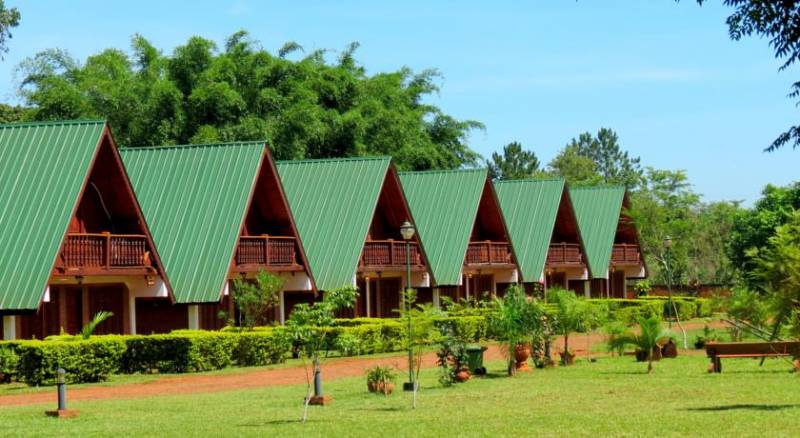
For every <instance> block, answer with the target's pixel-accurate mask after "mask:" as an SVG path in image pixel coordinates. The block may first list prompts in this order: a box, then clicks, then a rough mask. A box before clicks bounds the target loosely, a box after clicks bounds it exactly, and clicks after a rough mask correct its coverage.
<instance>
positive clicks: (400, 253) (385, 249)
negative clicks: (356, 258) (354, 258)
mask: <svg viewBox="0 0 800 438" xmlns="http://www.w3.org/2000/svg"><path fill="white" fill-rule="evenodd" d="M408 252H409V259H410V261H411V266H422V255H421V254H420V251H419V245H418V244H417V242H409V244H408ZM359 264H360V265H361V266H362V267H371V268H375V267H388V266H395V267H403V266H405V265H406V242H405V241H404V240H368V241H366V243H364V251H363V252H362V253H361V261H360V263H359Z"/></svg>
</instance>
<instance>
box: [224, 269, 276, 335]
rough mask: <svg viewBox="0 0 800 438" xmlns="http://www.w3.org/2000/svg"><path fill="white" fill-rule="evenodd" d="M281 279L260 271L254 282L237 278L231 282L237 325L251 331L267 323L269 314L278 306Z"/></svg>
mask: <svg viewBox="0 0 800 438" xmlns="http://www.w3.org/2000/svg"><path fill="white" fill-rule="evenodd" d="M283 283H284V281H283V279H282V278H280V277H278V276H277V275H273V274H270V273H269V272H267V271H264V270H261V271H259V272H258V275H257V276H256V278H255V281H248V280H245V279H241V278H237V279H235V280H234V281H233V301H234V303H235V304H236V308H237V309H239V321H238V322H239V325H240V326H242V327H244V328H246V329H247V330H252V329H253V327H255V326H257V325H263V324H265V323H267V321H269V316H268V315H269V312H270V311H271V310H273V309H274V308H275V306H277V305H278V304H280V292H281V289H282V288H283Z"/></svg>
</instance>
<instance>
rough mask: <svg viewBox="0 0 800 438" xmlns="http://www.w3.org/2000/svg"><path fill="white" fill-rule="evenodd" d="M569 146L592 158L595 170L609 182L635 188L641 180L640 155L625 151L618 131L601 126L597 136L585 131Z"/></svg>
mask: <svg viewBox="0 0 800 438" xmlns="http://www.w3.org/2000/svg"><path fill="white" fill-rule="evenodd" d="M567 147H568V148H570V147H572V148H575V152H576V153H577V154H578V155H581V156H584V157H587V158H589V159H590V160H592V161H593V162H594V163H595V166H596V169H595V171H596V172H597V173H599V174H600V176H602V177H603V180H605V182H607V183H612V184H623V185H625V186H626V187H628V188H634V187H636V186H638V185H639V183H640V182H641V179H642V175H643V171H642V167H641V164H640V159H639V157H632V156H630V155H629V154H628V152H627V151H623V150H622V149H621V148H620V146H619V137H618V136H617V133H616V132H614V131H612V130H611V129H608V128H601V129H600V130H599V131H598V132H597V135H596V136H593V135H592V134H590V133H588V132H584V133H583V134H581V135H579V136H578V138H577V139H575V138H573V139H572V140H571V141H570V143H569V144H568V145H567Z"/></svg>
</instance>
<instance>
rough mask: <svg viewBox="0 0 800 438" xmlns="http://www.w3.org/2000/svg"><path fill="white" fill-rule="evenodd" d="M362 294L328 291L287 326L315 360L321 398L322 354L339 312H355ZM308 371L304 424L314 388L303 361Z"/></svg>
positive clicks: (294, 311)
mask: <svg viewBox="0 0 800 438" xmlns="http://www.w3.org/2000/svg"><path fill="white" fill-rule="evenodd" d="M357 296H358V290H357V289H356V288H354V287H352V286H347V287H343V288H340V289H334V290H330V291H326V292H324V293H323V295H322V300H321V301H317V302H315V303H313V304H311V305H308V304H305V303H302V304H298V305H296V306H295V307H294V309H292V314H291V315H290V316H289V321H287V323H286V325H287V327H288V328H289V331H290V333H291V335H292V338H293V339H294V340H295V342H296V343H297V344H298V345H299V346H300V352H301V356H302V357H303V358H310V359H311V366H312V374H313V376H314V383H315V384H314V388H313V389H314V392H315V395H316V396H322V394H321V389H322V388H321V366H320V353H321V352H323V351H324V350H325V349H326V348H327V345H328V333H329V331H330V328H331V327H332V326H333V325H334V322H335V319H336V311H338V310H341V309H348V308H352V307H353V305H354V304H355V301H356V297H357ZM303 367H304V368H305V370H306V383H307V386H306V399H305V404H304V407H303V422H305V421H306V418H308V405H309V403H310V402H311V398H312V397H311V394H312V392H311V391H312V386H311V379H310V378H309V372H308V371H309V369H308V364H307V363H306V362H305V360H304V361H303Z"/></svg>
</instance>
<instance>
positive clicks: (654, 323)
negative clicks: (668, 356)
mask: <svg viewBox="0 0 800 438" xmlns="http://www.w3.org/2000/svg"><path fill="white" fill-rule="evenodd" d="M672 337H673V336H672V334H671V333H670V332H669V331H667V330H664V329H663V327H662V325H661V318H659V317H657V316H652V317H650V318H639V332H638V333H628V334H626V335H622V336H621V337H620V342H622V343H624V344H626V345H633V346H634V347H636V358H637V359H639V358H641V359H642V361H645V360H646V361H647V374H650V373H652V372H653V361H655V360H658V359H660V358H661V345H660V343H661V342H663V340H665V339H671V338H672Z"/></svg>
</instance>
